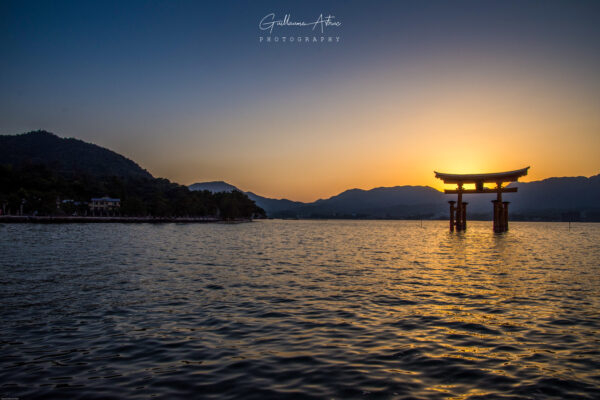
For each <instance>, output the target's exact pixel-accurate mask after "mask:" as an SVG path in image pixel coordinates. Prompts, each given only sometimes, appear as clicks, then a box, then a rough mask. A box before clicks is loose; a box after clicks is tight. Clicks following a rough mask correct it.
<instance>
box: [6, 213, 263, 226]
mask: <svg viewBox="0 0 600 400" xmlns="http://www.w3.org/2000/svg"><path fill="white" fill-rule="evenodd" d="M242 222H252V219H235V220H231V221H230V220H224V219H219V218H215V217H189V218H188V217H83V216H77V217H73V216H71V217H67V216H64V217H55V216H33V215H2V216H0V223H18V224H26V223H33V224H72V223H138V224H139V223H152V224H157V223H242Z"/></svg>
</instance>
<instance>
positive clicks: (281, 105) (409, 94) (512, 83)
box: [0, 0, 600, 200]
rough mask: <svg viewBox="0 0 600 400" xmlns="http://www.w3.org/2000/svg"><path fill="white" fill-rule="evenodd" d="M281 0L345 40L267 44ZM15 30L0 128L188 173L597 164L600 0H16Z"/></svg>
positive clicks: (556, 168)
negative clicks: (262, 24) (75, 141)
mask: <svg viewBox="0 0 600 400" xmlns="http://www.w3.org/2000/svg"><path fill="white" fill-rule="evenodd" d="M270 12H274V13H275V14H276V15H277V16H278V17H281V18H282V17H283V15H284V14H286V13H289V14H291V16H292V19H293V20H306V21H312V20H315V19H316V18H317V17H318V16H319V14H332V15H335V17H336V19H337V20H339V21H341V22H342V26H340V27H339V28H329V29H328V30H327V31H326V34H327V33H328V32H330V33H331V34H332V36H340V38H341V41H340V43H335V44H327V43H325V44H321V43H309V44H291V43H286V44H283V43H279V44H275V43H271V44H266V43H259V40H258V38H259V36H266V34H265V32H261V31H260V30H259V29H258V22H259V20H260V19H261V18H262V17H263V16H264V15H266V14H268V13H270ZM277 32H280V34H278V33H277ZM290 33H295V34H296V33H299V34H302V35H303V36H305V35H306V34H307V33H309V34H310V32H309V30H307V29H306V28H290V27H286V28H280V30H279V31H277V30H276V31H275V32H274V34H273V36H289V34H290ZM0 34H1V37H0V72H1V73H0V93H1V95H0V133H2V134H15V133H22V132H25V131H28V130H33V129H46V130H49V131H52V132H55V133H56V134H58V135H59V136H65V137H77V138H80V139H83V140H86V141H90V142H93V143H96V144H99V145H102V146H105V147H108V148H110V149H112V150H115V151H117V152H119V153H122V154H124V155H126V156H128V157H130V158H132V159H134V160H135V161H137V162H138V163H139V164H141V165H142V166H143V167H145V168H147V169H148V170H149V171H150V172H151V173H153V174H154V175H155V176H162V177H167V178H169V179H172V180H174V181H177V182H179V183H182V184H191V183H193V182H197V181H205V180H226V181H228V182H230V183H233V184H235V185H237V186H238V187H240V188H242V189H244V190H252V191H254V192H257V193H259V194H262V195H267V196H274V197H287V198H292V199H298V200H314V199H316V198H319V197H327V196H330V195H333V194H336V193H338V192H340V191H342V190H344V189H347V188H351V187H361V188H365V189H368V188H371V187H376V186H394V185H403V184H428V185H437V187H439V182H436V181H435V179H434V178H433V173H432V170H434V169H437V170H447V171H449V172H454V171H456V172H469V171H471V170H476V171H492V170H502V169H515V168H520V167H523V166H526V165H530V164H531V165H532V169H531V172H530V176H529V177H528V178H529V179H539V178H545V177H548V176H556V175H560V176H564V175H592V174H597V173H599V172H600V161H599V157H597V153H598V149H600V116H599V115H600V112H599V111H600V79H599V78H600V76H599V73H598V71H600V40H599V39H600V2H598V1H525V0H524V1H380V2H378V1H372V2H368V1H318V2H317V1H314V2H288V1H236V2H233V1H223V2H212V3H209V2H199V1H125V2H123V1H115V2H111V1H101V2H100V1H97V2H94V1H73V2H65V1H42V2H31V1H14V2H12V1H4V0H3V1H1V2H0ZM319 36H320V35H319Z"/></svg>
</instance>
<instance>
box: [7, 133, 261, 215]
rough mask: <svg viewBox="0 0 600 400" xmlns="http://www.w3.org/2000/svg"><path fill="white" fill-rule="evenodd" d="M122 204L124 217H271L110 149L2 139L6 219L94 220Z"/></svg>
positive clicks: (32, 137)
mask: <svg viewBox="0 0 600 400" xmlns="http://www.w3.org/2000/svg"><path fill="white" fill-rule="evenodd" d="M103 196H109V197H113V198H119V199H120V200H121V205H120V209H119V210H118V213H119V214H120V215H122V216H155V217H199V216H214V217H220V218H222V219H239V218H244V219H246V218H252V217H258V216H264V215H265V212H264V211H263V210H262V209H261V208H259V207H257V206H256V204H255V203H254V202H253V201H252V200H250V199H249V198H248V196H246V195H245V194H244V193H241V192H239V191H233V192H227V193H211V192H210V191H194V192H192V191H190V190H189V189H188V188H187V187H186V186H182V185H179V184H177V183H173V182H170V181H169V180H168V179H160V178H154V177H153V176H152V175H151V174H150V173H149V172H148V171H146V170H144V169H143V168H141V167H140V166H139V165H138V164H136V163H135V162H133V161H132V160H129V159H128V158H126V157H123V156H122V155H120V154H117V153H115V152H113V151H110V150H108V149H105V148H102V147H100V146H96V145H93V144H89V143H86V142H83V141H81V140H77V139H63V138H60V137H58V136H56V135H54V134H52V133H48V132H45V131H37V132H30V133H26V134H22V135H13V136H0V213H2V214H13V215H14V214H21V213H22V214H27V215H73V214H76V215H88V213H89V211H90V209H89V206H88V202H89V201H90V199H92V198H94V197H103Z"/></svg>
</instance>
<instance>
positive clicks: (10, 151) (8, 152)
mask: <svg viewBox="0 0 600 400" xmlns="http://www.w3.org/2000/svg"><path fill="white" fill-rule="evenodd" d="M0 164H5V165H6V164H8V165H14V166H22V165H25V164H32V165H45V166H47V167H49V168H51V169H52V170H55V171H58V172H60V173H61V174H63V175H72V174H81V173H84V174H88V175H91V176H95V177H99V176H118V177H121V178H152V175H151V174H150V173H149V172H148V171H146V170H145V169H142V168H141V167H140V166H139V165H137V164H136V163H135V162H133V161H131V160H130V159H128V158H126V157H123V156H122V155H120V154H117V153H115V152H114V151H111V150H108V149H105V148H103V147H100V146H97V145H95V144H91V143H86V142H84V141H82V140H79V139H72V138H70V139H65V138H60V137H58V136H56V135H54V134H52V133H50V132H46V131H35V132H29V133H23V134H21V135H2V136H0Z"/></svg>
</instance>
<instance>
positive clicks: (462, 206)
mask: <svg viewBox="0 0 600 400" xmlns="http://www.w3.org/2000/svg"><path fill="white" fill-rule="evenodd" d="M528 169H529V167H527V168H523V169H517V170H515V171H508V172H494V173H491V174H445V173H443V172H436V171H433V172H434V173H435V177H436V178H439V179H441V180H443V181H444V183H448V184H456V185H457V188H456V189H446V190H445V191H444V193H446V194H457V195H458V199H457V201H449V202H448V203H449V204H450V232H454V229H455V228H456V230H457V231H464V230H466V229H467V204H468V203H466V202H463V201H462V196H463V194H471V193H497V195H498V197H497V198H496V200H492V203H493V204H494V232H506V231H507V230H508V203H509V202H508V201H502V193H509V192H516V191H517V188H516V187H515V188H508V187H502V185H503V184H504V183H505V182H516V181H517V180H518V179H519V178H520V177H522V176H525V175H527V170H528ZM469 183H471V184H473V183H474V184H475V189H463V185H464V184H469ZM484 183H495V184H496V187H495V188H492V189H489V188H486V187H484ZM455 204H456V205H455Z"/></svg>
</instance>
